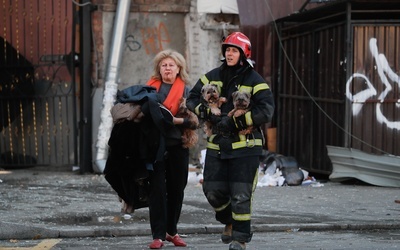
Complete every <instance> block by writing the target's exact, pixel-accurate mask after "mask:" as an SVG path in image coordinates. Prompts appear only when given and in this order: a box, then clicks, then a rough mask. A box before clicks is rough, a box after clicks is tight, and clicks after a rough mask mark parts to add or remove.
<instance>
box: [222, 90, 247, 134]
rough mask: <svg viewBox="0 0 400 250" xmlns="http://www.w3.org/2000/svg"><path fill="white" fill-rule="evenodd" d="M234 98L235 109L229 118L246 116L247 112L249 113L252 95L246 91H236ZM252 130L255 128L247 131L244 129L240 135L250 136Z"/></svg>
mask: <svg viewBox="0 0 400 250" xmlns="http://www.w3.org/2000/svg"><path fill="white" fill-rule="evenodd" d="M232 97H233V106H234V108H233V109H232V110H231V111H230V112H229V113H228V116H230V117H239V116H241V115H244V114H246V112H247V111H249V107H250V98H251V94H250V93H249V92H245V91H235V92H233V93H232ZM252 130H253V126H249V127H247V129H244V130H242V131H240V132H239V133H240V134H242V135H247V134H250V133H251V131H252Z"/></svg>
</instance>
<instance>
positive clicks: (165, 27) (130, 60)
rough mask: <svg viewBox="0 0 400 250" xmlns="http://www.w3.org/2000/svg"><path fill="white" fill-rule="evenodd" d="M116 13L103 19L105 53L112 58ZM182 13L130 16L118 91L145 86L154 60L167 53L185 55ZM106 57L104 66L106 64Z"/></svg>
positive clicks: (109, 13)
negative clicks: (159, 54)
mask: <svg viewBox="0 0 400 250" xmlns="http://www.w3.org/2000/svg"><path fill="white" fill-rule="evenodd" d="M114 15H115V13H112V12H108V13H104V15H103V25H104V28H103V40H104V53H105V54H106V55H108V54H109V46H110V44H111V41H110V39H111V36H110V34H112V29H113V27H112V23H113V19H114ZM184 18H185V14H182V13H152V14H148V13H130V16H129V21H128V24H127V28H126V35H125V42H124V48H123V56H122V59H121V65H120V70H119V79H118V82H119V89H124V88H126V87H129V86H132V85H135V84H145V83H146V82H147V80H148V79H149V77H150V76H151V74H152V69H153V58H154V56H155V55H156V54H157V53H158V52H160V51H161V50H164V49H174V50H176V51H178V52H180V53H182V54H183V55H185V51H186V35H185V27H184ZM106 59H107V56H106V57H105V61H104V63H105V64H106V63H107V60H106Z"/></svg>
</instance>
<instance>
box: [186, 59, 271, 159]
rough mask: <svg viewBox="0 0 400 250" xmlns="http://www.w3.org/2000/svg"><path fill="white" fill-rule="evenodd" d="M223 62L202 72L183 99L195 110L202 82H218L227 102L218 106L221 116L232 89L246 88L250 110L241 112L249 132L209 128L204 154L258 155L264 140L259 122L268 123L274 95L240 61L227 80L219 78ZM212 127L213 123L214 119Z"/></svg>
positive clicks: (228, 156) (230, 102) (230, 104)
mask: <svg viewBox="0 0 400 250" xmlns="http://www.w3.org/2000/svg"><path fill="white" fill-rule="evenodd" d="M226 67H227V66H226V64H225V63H224V64H223V65H221V66H220V67H218V68H215V69H213V70H211V71H209V72H208V73H206V74H205V75H203V76H202V77H201V78H200V79H199V80H198V81H197V83H196V84H195V86H194V87H193V88H192V89H191V91H190V93H189V97H188V99H187V106H188V108H189V109H190V110H192V111H193V112H195V113H196V114H197V115H200V114H199V112H200V111H199V110H200V109H199V108H200V106H201V105H204V103H203V102H204V101H203V99H202V96H201V89H202V87H203V86H204V85H205V84H215V85H217V86H218V89H219V91H220V96H222V97H225V98H226V99H227V102H226V103H224V104H222V106H221V117H224V116H226V115H227V114H228V113H229V111H231V110H232V109H233V108H234V107H233V98H232V93H233V92H235V91H237V90H239V91H247V92H249V93H250V94H251V103H250V110H249V111H248V112H247V113H246V114H245V115H244V118H245V121H246V125H248V126H253V131H252V133H250V134H247V135H242V134H240V133H239V130H235V129H233V130H231V131H230V133H225V132H223V133H221V131H216V130H215V129H213V133H212V135H211V136H210V137H208V138H207V154H210V155H214V156H216V157H220V158H221V159H231V158H235V157H243V156H249V155H261V154H262V148H263V144H264V140H265V138H264V136H263V133H262V131H261V129H260V126H261V125H263V124H265V123H269V122H271V120H272V116H273V113H274V107H275V104H274V99H273V95H272V92H271V89H270V87H269V85H268V84H267V83H266V81H265V80H264V78H263V77H262V76H261V75H260V74H258V73H257V72H256V71H255V70H254V69H253V68H252V66H251V65H244V66H242V67H240V68H239V69H238V70H236V72H235V74H234V76H233V77H231V78H230V80H228V81H225V82H223V77H222V76H223V71H224V70H226ZM210 121H211V122H214V124H212V127H213V128H214V127H217V124H216V123H215V121H214V119H212V120H210Z"/></svg>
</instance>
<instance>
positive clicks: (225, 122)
mask: <svg viewBox="0 0 400 250" xmlns="http://www.w3.org/2000/svg"><path fill="white" fill-rule="evenodd" d="M217 129H218V130H219V131H221V132H232V133H234V132H236V131H237V129H236V127H235V123H234V121H233V119H232V117H229V116H224V117H222V118H221V121H220V122H218V123H217Z"/></svg>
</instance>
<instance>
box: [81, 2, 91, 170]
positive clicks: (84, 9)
mask: <svg viewBox="0 0 400 250" xmlns="http://www.w3.org/2000/svg"><path fill="white" fill-rule="evenodd" d="M82 2H83V6H81V7H80V15H79V20H80V55H81V61H80V65H79V68H80V121H79V132H80V133H79V140H80V141H79V152H80V155H79V169H80V173H86V172H91V171H92V154H91V150H92V112H91V111H92V98H91V91H92V88H91V87H92V83H91V75H92V72H91V33H92V32H91V15H90V12H91V5H90V4H86V3H88V2H90V0H83V1H82Z"/></svg>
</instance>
